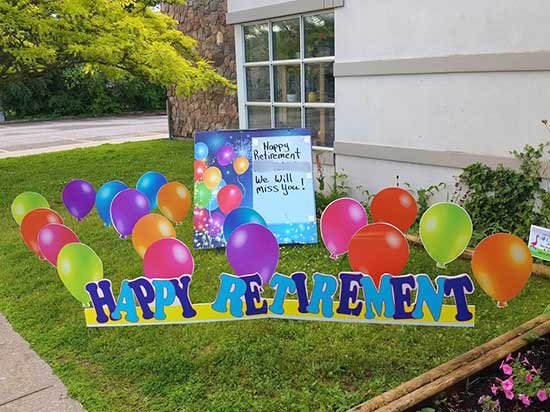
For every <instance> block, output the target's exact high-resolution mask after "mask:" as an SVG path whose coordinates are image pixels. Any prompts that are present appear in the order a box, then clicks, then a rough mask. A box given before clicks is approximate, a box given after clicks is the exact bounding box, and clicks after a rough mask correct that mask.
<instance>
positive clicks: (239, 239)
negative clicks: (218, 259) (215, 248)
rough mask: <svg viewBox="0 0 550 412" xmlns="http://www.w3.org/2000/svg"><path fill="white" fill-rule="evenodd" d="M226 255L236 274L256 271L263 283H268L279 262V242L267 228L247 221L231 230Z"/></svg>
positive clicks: (241, 274)
mask: <svg viewBox="0 0 550 412" xmlns="http://www.w3.org/2000/svg"><path fill="white" fill-rule="evenodd" d="M226 255H227V260H228V261H229V264H230V265H231V267H232V268H233V270H234V271H235V274H236V275H239V276H245V275H251V274H255V273H258V274H259V275H260V276H261V278H262V282H263V284H268V282H269V280H270V279H271V277H272V276H273V273H275V269H277V264H278V263H279V244H278V243H277V239H276V238H275V236H274V235H273V233H271V232H270V231H269V229H268V228H266V227H264V226H262V225H259V224H257V223H249V224H246V225H242V226H239V227H238V228H237V229H235V230H234V231H233V233H232V234H231V236H230V237H229V241H228V242H227V249H226Z"/></svg>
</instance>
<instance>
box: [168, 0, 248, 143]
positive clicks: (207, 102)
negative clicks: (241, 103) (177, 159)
mask: <svg viewBox="0 0 550 412" xmlns="http://www.w3.org/2000/svg"><path fill="white" fill-rule="evenodd" d="M161 11H162V12H163V13H166V14H167V15H169V16H171V17H172V18H174V19H175V20H176V21H177V22H178V29H179V30H181V31H182V32H183V33H185V34H186V35H188V36H191V37H193V38H194V39H196V40H197V41H198V45H197V47H198V51H199V52H200V54H201V55H202V56H203V57H204V58H205V59H206V60H208V61H210V62H211V63H212V65H213V66H214V68H215V69H216V70H217V71H218V73H219V74H221V75H222V76H224V77H225V78H227V79H228V80H230V81H233V82H235V81H236V78H237V75H236V66H235V36H234V29H233V26H231V25H227V24H226V23H225V15H226V12H227V0H188V1H187V4H185V5H176V4H164V3H162V4H161ZM168 101H169V103H170V110H171V117H172V124H171V126H172V132H173V134H174V136H175V137H192V136H193V133H194V132H195V131H200V130H216V129H228V128H237V127H238V123H239V122H238V109H237V107H238V106H237V95H236V94H234V95H229V94H227V93H226V91H224V90H223V89H222V88H219V89H216V90H212V91H208V92H197V93H195V94H194V95H193V96H191V97H189V98H180V97H176V96H174V94H173V91H172V90H169V91H168Z"/></svg>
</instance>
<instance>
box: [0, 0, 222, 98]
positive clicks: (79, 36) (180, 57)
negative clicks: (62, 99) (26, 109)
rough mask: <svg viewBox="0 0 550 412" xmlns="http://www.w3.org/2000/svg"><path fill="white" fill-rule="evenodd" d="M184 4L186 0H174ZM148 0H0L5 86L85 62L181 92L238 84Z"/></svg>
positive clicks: (0, 80)
mask: <svg viewBox="0 0 550 412" xmlns="http://www.w3.org/2000/svg"><path fill="white" fill-rule="evenodd" d="M169 2H171V3H183V0H171V1H169ZM156 3H157V2H152V1H147V0H55V1H43V0H0V87H1V86H2V84H4V85H5V83H7V82H8V81H13V80H21V79H29V78H33V77H40V76H42V75H43V74H44V73H46V72H50V71H63V70H64V69H66V68H69V67H75V66H78V65H82V66H83V67H84V70H85V71H86V72H88V73H94V72H101V73H103V74H104V75H105V76H107V77H108V78H109V79H120V78H123V77H128V76H133V77H138V78H141V79H144V80H146V81H148V82H150V83H153V84H157V85H159V86H162V87H164V88H168V87H171V86H172V85H175V87H176V91H177V93H178V94H181V95H190V94H192V93H193V92H194V91H197V90H205V89H207V88H209V87H211V86H215V85H222V86H225V87H230V88H231V87H233V86H232V84H231V83H230V82H229V81H228V80H226V79H224V78H223V77H222V76H220V75H218V73H217V72H216V71H215V70H214V69H213V68H212V67H211V66H210V64H209V63H208V62H206V61H205V60H204V59H203V58H202V57H201V56H200V55H199V54H198V52H197V51H196V41H195V40H194V39H192V38H191V37H189V36H186V35H184V34H183V33H181V32H180V31H178V30H177V29H176V24H177V22H176V21H175V20H173V19H172V18H171V17H169V16H166V15H164V14H162V13H159V12H157V11H155V10H154V9H153V8H152V6H154V5H155V4H156Z"/></svg>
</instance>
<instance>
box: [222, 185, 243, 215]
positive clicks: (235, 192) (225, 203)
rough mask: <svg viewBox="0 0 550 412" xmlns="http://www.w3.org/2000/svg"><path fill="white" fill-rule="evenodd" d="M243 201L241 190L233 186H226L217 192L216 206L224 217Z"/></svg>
mask: <svg viewBox="0 0 550 412" xmlns="http://www.w3.org/2000/svg"><path fill="white" fill-rule="evenodd" d="M242 201H243V194H242V192H241V189H239V188H238V187H237V186H235V185H227V186H224V187H222V188H221V189H220V191H219V192H218V206H219V207H220V209H221V211H222V212H223V213H225V214H226V215H227V214H228V213H229V212H231V211H232V210H235V209H237V208H238V207H239V206H240V205H241V202H242Z"/></svg>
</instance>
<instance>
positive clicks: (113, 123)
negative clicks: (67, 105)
mask: <svg viewBox="0 0 550 412" xmlns="http://www.w3.org/2000/svg"><path fill="white" fill-rule="evenodd" d="M167 137H168V120H167V117H166V116H164V115H136V116H120V117H102V118H93V119H75V120H52V121H39V122H21V123H6V124H0V158H5V157H13V156H23V155H27V154H37V153H45V152H53V151H60V150H67V149H73V148H76V147H90V146H98V145H100V144H103V143H123V142H129V141H140V140H151V139H162V138H167Z"/></svg>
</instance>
